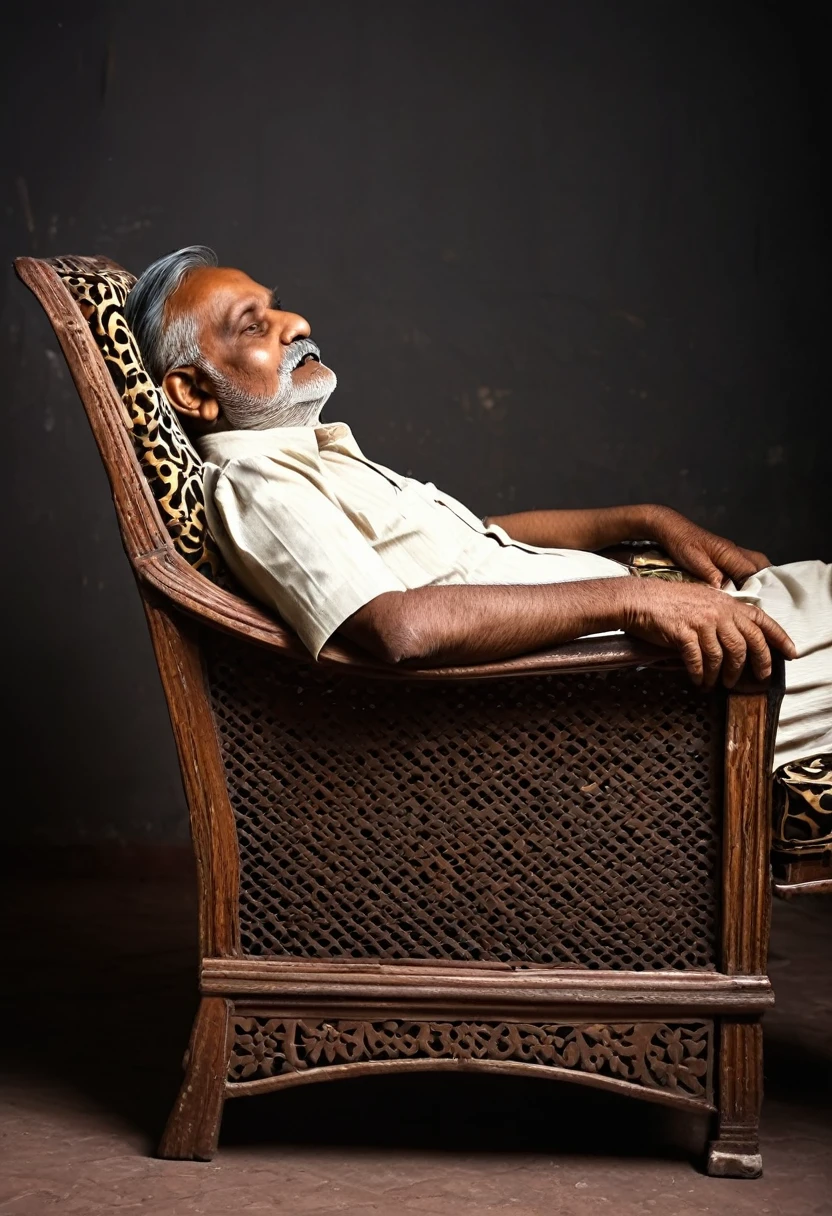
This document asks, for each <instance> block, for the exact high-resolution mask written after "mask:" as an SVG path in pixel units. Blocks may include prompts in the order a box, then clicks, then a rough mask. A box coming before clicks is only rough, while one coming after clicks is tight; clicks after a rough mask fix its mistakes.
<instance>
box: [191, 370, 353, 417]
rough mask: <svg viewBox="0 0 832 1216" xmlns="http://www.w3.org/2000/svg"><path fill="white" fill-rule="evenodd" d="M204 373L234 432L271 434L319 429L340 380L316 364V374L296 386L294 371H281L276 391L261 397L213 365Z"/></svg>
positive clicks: (330, 371)
mask: <svg viewBox="0 0 832 1216" xmlns="http://www.w3.org/2000/svg"><path fill="white" fill-rule="evenodd" d="M203 370H204V371H205V372H206V374H207V375H209V376H210V377H211V380H212V382H213V386H214V394H215V396H216V399H217V404H218V405H219V407H220V409H221V410H222V412H223V415H224V417H225V418H226V419H227V420H228V424H229V426H230V427H231V429H232V430H235V431H269V430H271V429H272V427H276V426H317V425H318V422H319V421H320V417H321V410H322V409H323V408H324V406H325V405H326V403H327V401H328V400H329V398H330V397H331V396H332V394H333V393H334V391H335V386H336V385H337V383H338V379H337V377H336V375H335V372H334V371H332V370H331V368H328V367H325V366H324V364H323V363H316V364H315V370H314V373H310V374H308V375H307V376H306V377H305V378H304V380H303V383H301V384H296V383H295V381H294V380H293V379H292V373H291V372H288V371H287V372H280V373H279V375H278V382H277V392H276V393H274V395H273V396H271V397H258V396H256V395H255V394H253V393H249V392H246V391H245V389H241V388H240V387H239V385H236V384H234V383H232V381H231V380H229V379H228V377H227V376H225V375H223V373H222V372H220V371H218V370H217V368H215V367H212V366H211V365H210V364H207V363H206V364H205V366H204V368H203Z"/></svg>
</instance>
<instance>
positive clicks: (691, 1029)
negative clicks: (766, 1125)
mask: <svg viewBox="0 0 832 1216" xmlns="http://www.w3.org/2000/svg"><path fill="white" fill-rule="evenodd" d="M233 1025H234V1042H233V1047H232V1053H231V1060H230V1063H229V1069H228V1080H229V1082H230V1085H231V1088H232V1090H233V1087H234V1085H235V1084H240V1083H241V1082H242V1083H245V1082H249V1081H263V1080H267V1079H269V1078H272V1077H280V1076H288V1075H290V1074H292V1073H299V1072H308V1071H311V1070H312V1069H315V1068H324V1067H327V1066H329V1065H333V1064H368V1063H373V1062H376V1061H382V1060H489V1061H491V1062H497V1063H500V1062H511V1063H519V1064H535V1065H538V1066H540V1067H543V1068H566V1069H569V1070H574V1071H576V1072H584V1073H587V1074H589V1075H592V1076H597V1077H607V1078H609V1079H611V1080H617V1081H629V1082H630V1084H632V1085H639V1086H645V1087H646V1088H648V1089H663V1090H667V1091H671V1092H674V1093H677V1094H680V1095H684V1096H685V1097H688V1098H700V1099H701V1100H702V1101H703V1103H707V1102H710V1101H711V1098H712V1084H711V1078H712V1071H713V1070H712V1058H713V1022H710V1021H704V1022H674V1023H667V1022H637V1023H635V1024H633V1023H632V1022H630V1023H625V1024H621V1025H618V1024H616V1025H607V1024H599V1025H578V1026H574V1025H560V1024H554V1025H539V1024H528V1023H522V1022H439V1021H437V1022H414V1021H411V1020H409V1019H408V1020H391V1021H383V1022H365V1021H352V1020H349V1021H347V1020H341V1021H335V1022H321V1021H315V1020H312V1019H294V1018H269V1017H245V1016H239V1015H238V1016H235V1018H234V1019H233Z"/></svg>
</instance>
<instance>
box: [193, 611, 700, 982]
mask: <svg viewBox="0 0 832 1216" xmlns="http://www.w3.org/2000/svg"><path fill="white" fill-rule="evenodd" d="M205 641H206V646H207V647H208V651H207V660H208V673H209V682H210V685H211V692H212V699H213V708H214V713H215V718H216V723H217V728H218V732H219V737H220V742H221V748H222V753H223V758H224V763H225V768H226V775H227V781H228V787H229V792H230V797H231V801H232V804H233V807H234V811H235V813H236V817H237V824H238V837H239V845H240V855H241V893H240V926H241V936H242V943H243V949H244V951H245V952H246V953H248V954H250V955H278V956H279V955H283V956H286V955H290V956H305V957H317V958H324V957H328V958H376V957H382V958H390V959H396V958H425V959H450V960H482V961H495V962H504V963H510V964H523V963H527V964H558V965H563V964H571V965H576V966H582V967H594V968H624V969H644V968H670V967H675V968H712V967H713V966H714V965H715V945H716V942H715V939H716V920H717V873H718V870H719V865H718V860H717V858H718V851H719V822H718V819H719V816H718V806H719V798H718V795H717V789H718V786H719V783H720V778H721V772H720V765H719V763H718V762H717V761H715V760H714V759H713V758H712V752H713V753H714V754H715V753H716V750H717V747H718V744H719V741H720V737H721V726H720V725H719V723H717V722H716V721H715V716H717V715H719V714H721V712H722V703H721V702H720V700H719V698H705V697H702V696H700V695H699V694H697V693H696V692H695V691H694V690H693V689H691V688H690V687H689V686H688V685H687V683H686V682H685V680H684V677H683V676H680V675H678V674H676V673H652V672H649V671H645V672H641V673H634V672H622V673H610V674H605V675H572V676H564V677H539V678H538V677H536V678H533V679H515V680H512V681H509V680H505V681H503V680H501V681H494V682H491V681H487V682H473V683H467V684H465V683H457V684H441V685H440V684H431V685H427V684H417V683H413V684H404V683H398V682H393V681H382V680H367V679H364V680H358V679H355V678H344V677H342V676H340V675H322V674H320V673H318V672H316V671H315V670H314V669H313V668H311V667H309V666H306V665H303V666H299V665H298V666H296V665H293V664H289V663H287V662H286V661H285V660H274V659H272V658H271V657H270V656H269V655H267V654H266V653H265V652H263V651H261V650H258V649H257V648H254V647H241V646H239V645H238V644H237V643H232V642H230V641H228V640H226V639H223V638H221V637H220V636H219V635H216V634H213V635H211V636H210V637H206V639H205Z"/></svg>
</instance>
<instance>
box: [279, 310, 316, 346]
mask: <svg viewBox="0 0 832 1216" xmlns="http://www.w3.org/2000/svg"><path fill="white" fill-rule="evenodd" d="M281 321H282V323H281V327H280V341H281V342H282V343H283V344H284V345H285V346H288V345H289V343H290V342H294V341H295V339H296V338H308V337H309V335H310V334H311V333H312V329H311V327H310V325H309V322H308V321H307V319H306V317H302V316H300V314H299V313H296V312H284V313H282V314H281Z"/></svg>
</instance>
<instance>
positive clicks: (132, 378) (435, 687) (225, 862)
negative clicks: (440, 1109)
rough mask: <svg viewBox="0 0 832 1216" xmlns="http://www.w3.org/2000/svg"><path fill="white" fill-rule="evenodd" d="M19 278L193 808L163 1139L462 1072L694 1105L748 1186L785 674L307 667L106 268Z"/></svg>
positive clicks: (715, 1169)
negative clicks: (233, 547) (58, 353)
mask: <svg viewBox="0 0 832 1216" xmlns="http://www.w3.org/2000/svg"><path fill="white" fill-rule="evenodd" d="M16 268H17V272H18V274H19V275H20V277H21V278H22V279H23V281H24V282H25V283H26V284H27V285H28V286H29V287H30V288H31V289H32V291H34V293H35V294H36V296H37V297H38V299H39V300H40V301H41V303H42V305H43V307H44V308H45V310H46V312H47V314H48V316H49V318H50V320H51V322H52V324H53V326H54V328H55V332H56V334H57V336H58V339H59V341H60V344H61V347H62V348H63V352H64V354H65V356H66V359H67V362H68V364H69V367H70V370H71V372H72V375H73V377H74V380H75V383H76V385H77V388H78V391H79V393H80V396H81V399H82V401H83V403H84V406H85V408H86V411H87V415H88V418H89V421H90V425H91V427H92V429H93V432H94V434H95V437H96V440H97V442H98V446H99V449H100V452H101V456H102V459H103V461H104V464H105V466H106V469H107V473H108V476H109V479H110V483H111V486H112V492H113V498H114V501H115V507H116V513H117V516H118V522H119V526H120V528H121V533H122V537H123V541H124V546H125V549H126V551H127V555H128V557H129V559H130V562H131V564H132V567H133V570H134V572H135V575H136V579H137V583H138V587H139V592H140V594H141V597H142V601H143V603H144V606H145V611H146V613H147V619H148V622H149V626H150V632H151V636H152V639H153V645H154V648H155V653H156V658H157V661H158V665H159V671H160V675H161V678H162V683H163V685H164V689H165V693H166V696H167V700H168V705H169V708H170V715H171V721H172V725H173V730H174V734H175V737H176V743H177V747H178V751H179V759H180V764H181V768H182V776H183V780H184V784H185V790H186V793H187V798H188V804H189V807H190V815H191V827H192V834H193V842H194V849H195V852H196V859H197V865H198V881H199V908H200V915H199V937H200V952H201V959H202V965H201V986H200V1003H199V1010H198V1013H197V1016H196V1021H195V1024H194V1029H193V1035H192V1038H191V1043H190V1047H189V1050H188V1053H187V1057H186V1073H185V1079H184V1081H183V1084H182V1087H181V1090H180V1093H179V1097H178V1099H177V1101H176V1104H175V1106H174V1109H173V1113H172V1114H171V1116H170V1120H169V1122H168V1125H167V1129H166V1131H165V1133H164V1136H163V1138H162V1142H161V1145H160V1149H159V1152H160V1154H161V1155H162V1156H163V1157H173V1158H198V1159H201V1160H208V1159H210V1157H211V1155H212V1153H213V1152H214V1150H215V1148H216V1145H217V1137H218V1131H219V1123H220V1117H221V1113H222V1108H223V1103H224V1102H225V1100H226V1099H229V1098H239V1097H244V1096H246V1095H248V1094H256V1093H262V1092H264V1091H267V1090H272V1089H275V1090H276V1089H281V1088H283V1087H285V1086H289V1085H298V1084H302V1083H305V1082H313V1081H323V1080H329V1079H337V1078H339V1077H351V1076H356V1075H359V1074H364V1073H375V1072H395V1071H399V1070H415V1069H435V1070H436V1069H444V1070H471V1069H480V1070H484V1071H489V1072H505V1073H525V1074H529V1075H533V1076H539V1077H545V1078H550V1079H557V1080H562V1081H573V1082H580V1083H583V1084H588V1085H594V1086H601V1087H605V1088H607V1089H612V1090H616V1091H618V1092H620V1093H623V1094H630V1095H632V1096H633V1097H637V1098H643V1099H646V1100H649V1101H653V1102H660V1103H665V1104H667V1105H670V1106H676V1107H680V1108H682V1109H685V1110H688V1111H691V1112H710V1113H712V1114H713V1116H714V1122H715V1136H714V1139H713V1141H712V1143H711V1146H710V1151H709V1155H708V1163H707V1168H708V1170H709V1172H710V1173H712V1174H718V1175H728V1176H734V1177H753V1176H756V1175H758V1174H759V1173H760V1171H761V1159H760V1154H759V1146H758V1116H759V1109H760V1101H761V1096H762V1072H761V1061H762V1035H761V1027H760V1017H761V1014H762V1013H763V1012H764V1010H765V1009H766V1008H768V1007H769V1006H770V1005H771V1003H772V1001H773V996H772V992H771V985H770V983H769V980H768V978H767V976H766V951H767V944H768V926H769V893H770V887H769V839H770V821H769V813H770V812H769V792H770V781H769V779H768V772H769V757H770V747H771V740H772V735H773V725H774V722H775V720H776V715H777V705H778V701H779V696H780V695H781V688H782V669H781V668H780V667H777V668H776V671H775V676H774V677H773V679H772V681H771V682H770V683H769V684H758V683H754V682H751V681H746V682H745V683H742V684H741V685H740V686H738V687H737V688H735V689H734V690H732V692H731V693H730V694H726V693H725V692H724V691H717V692H714V693H712V694H710V695H701V694H699V693H697V692H696V691H695V690H694V689H693V688H692V687H691V686H690V685H689V682H688V680H687V678H686V676H685V673H684V672H683V671H682V670H680V669H679V667H678V665H676V664H674V663H673V662H671V661H669V660H668V659H667V656H666V655H665V654H664V653H663V652H658V651H656V650H655V649H651V648H648V647H646V646H640V645H637V644H635V643H633V642H631V641H630V640H628V639H626V638H619V637H613V638H599V639H593V640H585V641H580V642H576V643H573V644H571V645H568V646H561V647H558V648H557V649H554V650H551V651H548V652H546V653H542V654H534V655H530V656H528V657H524V658H520V659H514V660H511V661H508V662H503V663H491V664H486V665H482V666H478V667H465V668H443V669H439V670H437V669H432V670H419V671H408V672H406V673H403V672H400V671H396V670H391V669H389V668H387V667H384V666H383V665H381V664H379V663H377V662H374V661H373V660H372V659H370V658H369V657H367V656H366V655H364V654H361V653H359V652H358V651H355V650H350V649H349V648H348V647H346V646H341V645H329V646H327V647H326V648H325V650H324V652H323V653H322V655H321V659H320V661H319V662H318V663H313V662H311V661H310V659H309V657H308V655H307V654H306V653H305V651H304V650H303V648H302V647H301V645H300V644H299V642H298V641H297V640H296V639H295V637H294V636H293V635H292V634H291V632H290V631H289V630H287V629H286V628H285V627H284V626H283V625H281V624H280V622H279V621H278V620H276V619H275V618H273V617H272V616H270V615H268V614H267V613H266V612H264V611H263V610H261V609H260V608H259V607H257V606H255V605H254V604H252V603H251V602H249V601H248V600H247V599H245V598H244V597H242V596H240V595H239V594H237V593H236V592H235V591H234V590H233V588H232V587H231V586H230V582H229V580H228V579H227V578H224V576H223V574H222V571H221V568H220V564H219V562H218V559H217V555H216V553H215V552H214V551H213V549H212V545H211V540H210V537H209V536H208V535H207V533H206V532H205V529H204V512H203V510H202V500H201V485H200V483H199V476H198V473H199V465H198V458H197V457H196V454H195V453H194V452H193V451H192V450H191V449H190V448H189V445H188V444H187V441H186V440H185V439H184V437H183V436H182V435H181V434H180V435H177V433H176V424H175V422H173V421H172V419H171V418H170V417H169V416H167V415H166V414H165V405H164V402H163V401H161V399H160V395H159V394H158V391H157V390H156V389H155V388H154V387H153V385H152V384H151V382H150V380H149V378H148V377H147V375H146V373H145V372H144V369H143V368H142V367H141V364H140V361H139V359H138V354H137V352H136V348H135V344H134V343H133V339H132V336H131V335H130V334H129V333H128V331H127V327H126V325H125V322H124V319H123V316H122V313H121V305H122V304H123V300H124V295H125V293H126V291H127V290H128V289H129V286H130V283H131V282H132V279H131V278H130V276H128V275H127V274H126V272H124V271H122V270H121V269H120V268H119V267H117V266H115V265H114V264H113V263H109V262H106V261H104V260H102V259H84V258H62V259H53V260H51V261H38V260H34V259H30V258H22V259H19V260H18V262H17V263H16Z"/></svg>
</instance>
